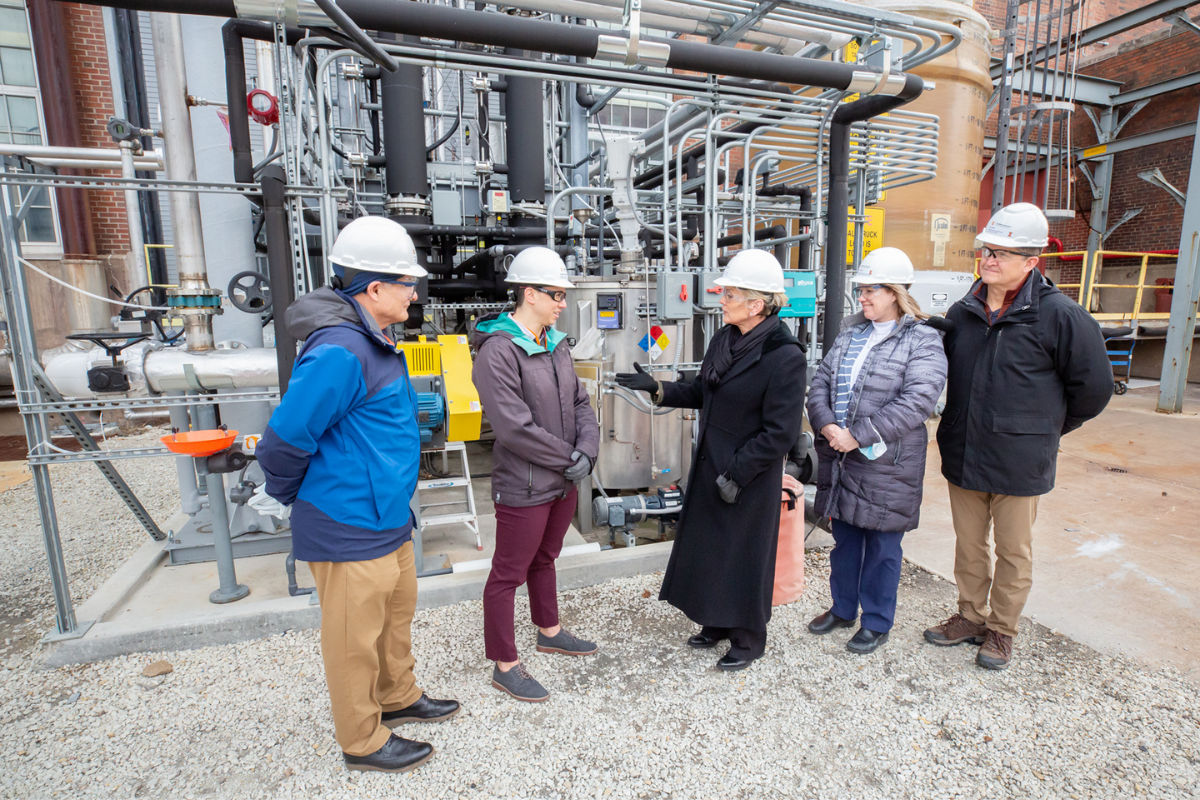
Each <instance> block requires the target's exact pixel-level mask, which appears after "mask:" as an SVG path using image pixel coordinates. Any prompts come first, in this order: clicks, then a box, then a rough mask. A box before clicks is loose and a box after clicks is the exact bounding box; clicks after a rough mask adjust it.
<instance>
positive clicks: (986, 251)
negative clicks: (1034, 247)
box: [980, 247, 1033, 261]
mask: <svg viewBox="0 0 1200 800" xmlns="http://www.w3.org/2000/svg"><path fill="white" fill-rule="evenodd" d="M980 252H981V253H982V254H983V257H984V258H985V259H986V258H994V259H996V260H997V261H1005V260H1008V259H1016V258H1019V259H1021V260H1022V261H1024V260H1025V259H1027V258H1033V256H1027V255H1025V254H1024V253H1018V252H1016V251H1015V250H993V249H992V248H990V247H984V248H981V250H980Z"/></svg>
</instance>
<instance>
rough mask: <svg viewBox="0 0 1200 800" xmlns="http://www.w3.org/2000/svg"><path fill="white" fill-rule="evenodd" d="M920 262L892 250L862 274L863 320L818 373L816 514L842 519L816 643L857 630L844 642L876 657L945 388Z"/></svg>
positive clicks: (814, 627) (811, 403) (846, 332)
mask: <svg viewBox="0 0 1200 800" xmlns="http://www.w3.org/2000/svg"><path fill="white" fill-rule="evenodd" d="M912 281H913V265H912V262H911V261H910V260H909V258H908V256H906V255H905V254H904V253H903V252H902V251H900V250H897V249H896V248H894V247H882V248H879V249H877V250H875V251H873V252H871V253H870V254H869V255H868V256H867V257H866V258H864V259H863V262H862V266H861V267H860V268H859V271H858V273H857V274H856V275H855V276H854V278H853V282H854V284H855V285H856V286H857V291H858V298H859V302H860V303H861V305H862V311H861V312H860V313H858V314H855V315H854V316H852V317H849V318H848V319H846V320H845V322H843V323H842V331H841V334H840V335H839V336H838V337H837V339H836V340H834V342H833V346H832V347H830V348H828V350H827V351H826V355H825V358H824V360H823V361H822V362H821V365H820V367H818V368H817V372H816V374H815V375H814V376H813V382H812V387H811V388H810V390H809V394H808V419H809V422H810V423H811V424H812V428H813V430H814V431H816V432H817V433H818V436H817V455H818V469H817V499H816V511H817V513H818V514H819V515H820V516H822V517H828V518H830V519H831V521H832V530H833V540H834V543H835V544H834V548H833V552H832V553H830V555H829V566H830V575H829V584H830V590H831V593H832V595H833V607H832V608H830V609H829V610H828V611H826V612H825V613H824V614H821V615H820V616H819V617H817V618H816V619H814V620H813V621H812V622H810V623H809V625H808V629H809V631H811V632H812V633H815V634H826V633H829V632H830V631H832V630H833V629H834V628H848V627H851V626H853V625H854V622H855V619H856V618H857V617H858V610H859V607H860V606H861V608H862V620H861V623H860V626H859V629H858V631H857V632H856V633H855V634H854V636H853V637H852V638H851V639H850V641H849V642H848V643H847V644H846V647H847V648H849V649H850V650H851V651H853V652H856V653H871V652H874V651H875V650H876V649H877V648H878V647H879V646H880V645H882V644H883V643H885V642H886V641H887V639H888V631H890V630H891V628H892V622H893V621H894V619H895V615H896V593H897V590H898V589H899V586H900V565H901V560H902V552H901V549H900V541H901V539H902V538H903V537H904V533H905V532H906V531H910V530H912V529H914V528H916V527H917V522H918V520H919V518H920V508H921V487H922V484H923V482H924V479H925V451H926V448H927V445H928V441H929V435H928V433H927V431H926V429H925V420H927V419H928V418H929V416H930V415H931V414H932V413H933V410H934V406H935V405H936V404H937V399H938V396H939V395H941V393H942V387H943V386H944V385H945V383H946V354H945V352H944V351H943V350H942V337H941V334H940V333H939V332H938V331H937V330H935V329H934V328H932V327H930V326H928V325H925V324H922V321H923V320H925V319H928V317H929V315H928V314H925V313H923V312H922V311H921V307H920V305H918V303H917V302H916V300H914V299H913V297H912V295H910V294H909V293H908V289H907V287H908V286H910V285H911V284H912Z"/></svg>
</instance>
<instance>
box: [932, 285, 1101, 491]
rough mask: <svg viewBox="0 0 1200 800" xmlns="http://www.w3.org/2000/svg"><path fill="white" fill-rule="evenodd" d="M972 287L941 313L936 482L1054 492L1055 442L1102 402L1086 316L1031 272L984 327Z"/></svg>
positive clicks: (1097, 355)
mask: <svg viewBox="0 0 1200 800" xmlns="http://www.w3.org/2000/svg"><path fill="white" fill-rule="evenodd" d="M981 285H982V284H981V283H980V282H979V281H976V282H975V285H974V286H972V287H971V291H969V292H967V296H966V297H964V298H963V299H961V300H959V301H958V302H957V303H955V304H954V305H953V306H951V307H950V310H949V311H948V312H947V313H946V319H947V320H948V321H949V322H950V324H951V325H952V327H951V330H950V332H949V333H947V334H946V338H945V341H944V344H945V348H946V359H947V361H948V362H949V366H950V370H949V375H950V377H949V381H948V382H947V384H946V410H945V411H944V412H942V421H941V423H939V425H938V432H937V441H938V447H939V449H940V450H941V453H942V475H943V476H944V477H945V478H946V480H948V481H950V482H951V483H953V484H954V485H955V486H959V487H961V488H963V489H969V490H971V491H976V492H991V493H994V494H1007V495H1017V496H1020V497H1032V496H1035V495H1042V494H1045V493H1046V492H1049V491H1050V490H1051V489H1053V488H1054V474H1055V467H1056V465H1057V460H1058V442H1059V439H1060V438H1061V437H1062V436H1063V435H1064V434H1067V433H1070V432H1071V431H1073V430H1075V429H1076V428H1078V427H1079V426H1080V425H1082V424H1083V423H1084V422H1086V421H1087V420H1089V419H1091V418H1093V417H1095V416H1096V415H1097V414H1099V413H1100V412H1101V411H1103V410H1104V407H1105V406H1106V405H1108V401H1109V400H1110V399H1111V398H1112V392H1113V375H1112V365H1111V363H1110V362H1109V360H1108V353H1107V351H1106V350H1105V348H1104V337H1103V335H1102V334H1101V333H1100V326H1099V325H1098V324H1097V323H1096V321H1095V320H1094V319H1092V316H1091V314H1089V313H1088V312H1087V311H1085V310H1084V309H1083V307H1082V306H1080V305H1079V304H1078V303H1076V302H1075V301H1074V300H1072V299H1070V298H1069V297H1067V296H1066V295H1064V294H1063V293H1062V292H1060V291H1059V290H1058V288H1057V287H1056V286H1055V285H1054V284H1053V283H1052V282H1051V281H1050V279H1049V278H1046V277H1043V276H1042V275H1041V274H1039V273H1037V272H1033V273H1031V276H1030V278H1029V279H1028V280H1026V281H1025V283H1024V285H1023V286H1022V287H1021V291H1020V292H1019V293H1018V295H1017V297H1016V298H1015V299H1014V301H1013V304H1012V306H1011V307H1010V308H1009V309H1008V311H1007V312H1006V313H1005V314H1004V316H1002V317H1000V319H999V320H997V321H996V323H995V324H994V325H988V321H987V310H986V307H985V306H984V304H983V302H982V301H981V300H980V299H979V298H978V297H977V296H976V292H978V291H979V288H980V286H981Z"/></svg>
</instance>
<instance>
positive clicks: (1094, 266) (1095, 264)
mask: <svg viewBox="0 0 1200 800" xmlns="http://www.w3.org/2000/svg"><path fill="white" fill-rule="evenodd" d="M1063 256H1082V257H1083V260H1084V262H1085V264H1086V262H1087V256H1088V254H1087V251H1086V250H1076V251H1073V252H1068V253H1045V254H1043V257H1044V258H1046V259H1047V260H1048V261H1049V259H1054V258H1062V257H1063ZM1103 258H1130V259H1140V260H1141V264H1140V265H1139V267H1138V273H1137V283H1099V282H1097V281H1096V276H1097V275H1100V274H1101V264H1102V261H1101V259H1103ZM1152 258H1160V259H1169V260H1171V261H1174V260H1176V259H1177V258H1178V256H1174V255H1171V254H1169V253H1144V252H1134V251H1124V250H1097V251H1096V252H1095V253H1093V254H1092V263H1091V269H1084V270H1083V276H1084V278H1085V279H1086V278H1087V277H1088V276H1091V280H1090V281H1087V282H1086V283H1082V282H1081V283H1060V284H1058V288H1059V289H1061V290H1063V292H1065V293H1067V294H1070V292H1069V291H1067V290H1068V289H1075V290H1076V292H1075V300H1076V302H1078V303H1079V304H1080V305H1081V306H1083V307H1084V308H1086V309H1089V310H1090V309H1091V308H1092V299H1093V298H1094V297H1095V296H1096V290H1097V289H1133V290H1134V296H1133V307H1132V308H1131V309H1130V310H1129V311H1111V312H1110V311H1092V312H1091V314H1092V317H1093V318H1095V320H1096V321H1097V322H1119V323H1124V324H1128V325H1129V326H1130V327H1132V328H1133V329H1134V330H1135V331H1136V330H1137V326H1138V325H1139V324H1141V323H1143V322H1147V321H1150V320H1163V321H1166V320H1168V319H1170V318H1171V315H1170V313H1168V312H1159V311H1143V310H1142V299H1143V297H1144V296H1145V294H1146V290H1147V289H1154V288H1156V285H1155V284H1153V283H1151V284H1147V283H1146V271H1147V269H1148V268H1149V266H1150V259H1152Z"/></svg>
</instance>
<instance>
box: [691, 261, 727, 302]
mask: <svg viewBox="0 0 1200 800" xmlns="http://www.w3.org/2000/svg"><path fill="white" fill-rule="evenodd" d="M719 277H721V272H720V270H711V271H708V272H701V273H698V274H697V275H696V278H697V279H698V280H699V281H700V283H699V285H698V286H697V287H696V305H698V306H700V307H701V308H720V307H721V291H722V289H721V287H720V286H717V285H716V283H714V281H716V280H717V278H719Z"/></svg>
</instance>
